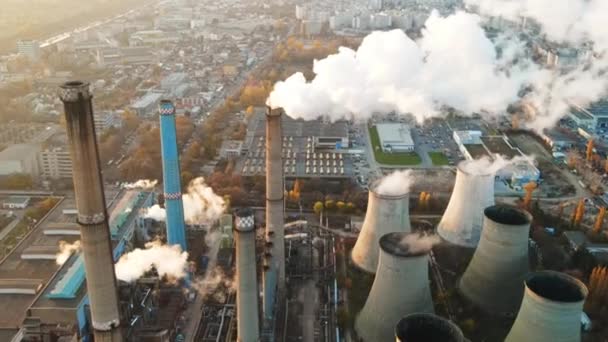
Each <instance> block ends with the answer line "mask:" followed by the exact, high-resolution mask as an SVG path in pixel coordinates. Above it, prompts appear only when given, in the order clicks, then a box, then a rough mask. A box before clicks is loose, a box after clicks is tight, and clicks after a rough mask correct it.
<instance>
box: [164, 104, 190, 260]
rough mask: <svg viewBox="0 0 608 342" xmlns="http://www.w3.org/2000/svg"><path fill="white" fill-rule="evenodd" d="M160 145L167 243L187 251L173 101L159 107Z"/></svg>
mask: <svg viewBox="0 0 608 342" xmlns="http://www.w3.org/2000/svg"><path fill="white" fill-rule="evenodd" d="M159 114H160V143H161V152H162V159H163V187H164V192H165V208H166V210H167V222H166V225H167V243H168V244H169V245H179V246H180V247H181V248H182V250H183V251H186V250H187V248H188V246H187V244H186V224H185V222H184V204H183V201H182V186H181V178H180V177H181V172H180V167H179V151H178V148H177V130H176V128H175V106H174V105H173V103H172V102H171V101H168V100H162V101H161V102H160V105H159Z"/></svg>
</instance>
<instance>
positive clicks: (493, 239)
mask: <svg viewBox="0 0 608 342" xmlns="http://www.w3.org/2000/svg"><path fill="white" fill-rule="evenodd" d="M484 214H485V218H484V221H483V232H482V233H481V240H480V241H479V245H478V246H477V249H476V250H475V254H474V255H473V258H472V259H471V262H470V263H469V266H468V267H467V270H466V271H465V272H464V274H463V275H462V278H461V279H460V284H459V289H460V292H461V293H462V294H463V295H464V296H465V297H466V298H468V299H469V300H470V301H471V302H473V303H474V304H475V305H476V306H477V307H479V308H481V309H482V310H484V311H486V312H491V313H497V314H511V313H516V312H517V310H518V309H519V305H520V304H521V298H522V297H523V295H524V285H523V283H524V280H525V279H526V275H527V274H528V263H529V262H528V234H529V231H530V223H531V222H532V216H531V215H530V214H529V213H528V212H526V211H523V210H520V209H518V208H516V207H512V206H508V205H495V206H491V207H488V208H486V209H485V211H484ZM497 294H500V295H497Z"/></svg>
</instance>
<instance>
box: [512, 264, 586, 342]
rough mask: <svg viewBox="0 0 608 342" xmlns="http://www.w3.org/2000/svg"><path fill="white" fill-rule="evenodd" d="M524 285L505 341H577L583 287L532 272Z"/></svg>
mask: <svg viewBox="0 0 608 342" xmlns="http://www.w3.org/2000/svg"><path fill="white" fill-rule="evenodd" d="M525 284H526V290H525V292H524V299H523V301H522V302H521V308H520V309H519V313H518V314H517V318H516V319H515V323H513V327H511V331H510V332H509V335H507V338H506V339H505V342H536V341H572V342H575V341H577V342H578V341H580V340H581V314H582V313H583V303H584V302H585V298H586V297H587V293H588V291H587V287H585V285H584V284H583V283H582V282H581V281H579V280H577V279H576V278H574V277H571V276H569V275H567V274H564V273H559V272H553V271H542V272H536V273H532V274H530V275H529V276H528V278H527V279H526V283H525Z"/></svg>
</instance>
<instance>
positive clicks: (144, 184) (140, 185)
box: [122, 179, 158, 189]
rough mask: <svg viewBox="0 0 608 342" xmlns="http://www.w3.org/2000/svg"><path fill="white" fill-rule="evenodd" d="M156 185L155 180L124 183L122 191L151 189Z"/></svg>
mask: <svg viewBox="0 0 608 342" xmlns="http://www.w3.org/2000/svg"><path fill="white" fill-rule="evenodd" d="M157 183H158V181H157V180H149V179H140V180H138V181H137V182H135V183H125V184H123V185H122V188H123V189H152V188H154V187H155V186H156V184H157Z"/></svg>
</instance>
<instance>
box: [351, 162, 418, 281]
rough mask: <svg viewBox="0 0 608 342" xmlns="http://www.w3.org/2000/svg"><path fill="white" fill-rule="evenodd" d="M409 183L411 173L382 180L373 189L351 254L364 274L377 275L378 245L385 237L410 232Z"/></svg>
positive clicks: (395, 174) (398, 174)
mask: <svg viewBox="0 0 608 342" xmlns="http://www.w3.org/2000/svg"><path fill="white" fill-rule="evenodd" d="M410 183H411V180H410V174H409V173H402V172H398V173H394V174H392V175H390V176H387V177H385V178H383V179H382V180H380V182H377V183H376V184H375V186H373V187H371V188H370V191H369V195H368V201H367V212H366V213H365V220H364V221H363V226H362V227H361V232H359V237H358V238H357V242H356V243H355V247H354V248H353V250H352V254H351V257H352V260H353V263H354V264H355V265H356V266H357V267H359V268H361V269H362V270H364V271H366V272H368V273H374V272H376V269H377V267H378V253H379V248H378V241H379V240H380V237H381V236H382V235H384V234H387V233H391V232H403V233H408V232H410V231H411V225H410V214H409V212H410V207H409V203H410V196H409V195H410V194H409V187H410ZM387 188H388V189H387ZM395 190H398V191H395ZM380 191H383V192H380Z"/></svg>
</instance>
